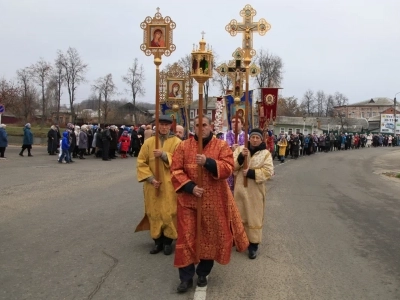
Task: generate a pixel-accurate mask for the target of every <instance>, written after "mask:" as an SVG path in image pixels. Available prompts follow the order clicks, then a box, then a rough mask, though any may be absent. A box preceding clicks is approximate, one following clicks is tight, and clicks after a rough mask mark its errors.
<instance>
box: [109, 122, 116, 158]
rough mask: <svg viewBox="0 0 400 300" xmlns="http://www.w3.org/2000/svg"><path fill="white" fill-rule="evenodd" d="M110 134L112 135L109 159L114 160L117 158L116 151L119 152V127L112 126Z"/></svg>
mask: <svg viewBox="0 0 400 300" xmlns="http://www.w3.org/2000/svg"><path fill="white" fill-rule="evenodd" d="M110 134H111V141H110V154H109V157H110V158H112V159H114V158H117V156H116V155H115V151H117V148H118V127H117V126H111V127H110Z"/></svg>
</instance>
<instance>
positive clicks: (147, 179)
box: [146, 176, 154, 183]
mask: <svg viewBox="0 0 400 300" xmlns="http://www.w3.org/2000/svg"><path fill="white" fill-rule="evenodd" d="M153 179H154V176H150V177H147V178H146V181H147V182H148V183H151V182H152V181H153Z"/></svg>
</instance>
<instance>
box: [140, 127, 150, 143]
mask: <svg viewBox="0 0 400 300" xmlns="http://www.w3.org/2000/svg"><path fill="white" fill-rule="evenodd" d="M150 128H151V127H150ZM145 129H146V125H142V126H140V128H139V130H138V137H139V139H140V144H141V145H143V143H144V130H145Z"/></svg>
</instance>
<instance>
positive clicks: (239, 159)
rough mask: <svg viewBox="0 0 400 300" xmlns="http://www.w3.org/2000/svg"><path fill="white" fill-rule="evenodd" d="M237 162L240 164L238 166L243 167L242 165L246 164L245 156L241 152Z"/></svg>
mask: <svg viewBox="0 0 400 300" xmlns="http://www.w3.org/2000/svg"><path fill="white" fill-rule="evenodd" d="M237 162H238V164H239V165H240V166H241V165H243V163H244V156H243V154H242V153H241V152H240V154H239V155H238V157H237Z"/></svg>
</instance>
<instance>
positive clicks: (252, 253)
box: [249, 250, 257, 259]
mask: <svg viewBox="0 0 400 300" xmlns="http://www.w3.org/2000/svg"><path fill="white" fill-rule="evenodd" d="M256 257H257V251H255V250H249V258H250V259H255V258H256Z"/></svg>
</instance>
